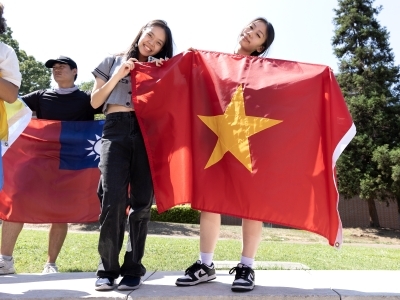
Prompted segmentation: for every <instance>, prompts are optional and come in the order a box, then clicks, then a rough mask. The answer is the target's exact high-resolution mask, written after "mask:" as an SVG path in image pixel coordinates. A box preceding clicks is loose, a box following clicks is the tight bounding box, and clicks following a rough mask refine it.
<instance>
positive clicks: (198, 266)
mask: <svg viewBox="0 0 400 300" xmlns="http://www.w3.org/2000/svg"><path fill="white" fill-rule="evenodd" d="M215 278H217V276H215V268H214V264H213V263H212V264H211V266H207V265H205V264H202V263H201V261H200V260H198V261H196V262H195V263H194V264H193V265H191V266H190V267H189V268H187V269H186V271H185V276H183V277H180V278H178V279H177V280H176V282H175V284H176V285H177V286H191V285H196V284H199V283H202V282H207V281H210V280H213V279H215Z"/></svg>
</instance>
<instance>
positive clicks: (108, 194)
mask: <svg viewBox="0 0 400 300" xmlns="http://www.w3.org/2000/svg"><path fill="white" fill-rule="evenodd" d="M128 116H129V113H126V112H117V113H112V114H108V115H107V116H106V122H105V124H104V127H103V136H102V152H101V157H100V163H99V168H100V171H101V178H102V182H101V187H102V195H103V199H102V204H101V214H100V218H99V222H100V235H99V244H98V251H99V254H100V262H99V266H98V268H97V277H98V279H97V280H96V283H95V289H96V290H99V291H103V290H111V289H113V288H114V281H115V279H117V278H118V277H119V275H120V272H121V269H120V264H119V253H120V251H121V247H122V244H123V240H124V233H125V221H126V213H125V209H126V203H127V198H128V194H127V193H128V184H129V170H130V156H131V151H130V146H129V145H130V141H129V139H128V138H127V137H128V136H129V122H128V121H129V118H127V117H128Z"/></svg>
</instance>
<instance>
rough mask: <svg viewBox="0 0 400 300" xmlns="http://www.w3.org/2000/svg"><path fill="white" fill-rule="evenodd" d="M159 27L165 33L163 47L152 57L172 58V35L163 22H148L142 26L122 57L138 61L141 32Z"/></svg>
mask: <svg viewBox="0 0 400 300" xmlns="http://www.w3.org/2000/svg"><path fill="white" fill-rule="evenodd" d="M154 26H157V27H160V28H162V29H164V31H165V37H166V39H165V43H164V46H163V47H162V48H161V50H160V52H158V53H157V54H155V55H154V57H155V58H166V57H168V58H171V57H172V56H173V52H174V47H173V40H172V33H171V29H169V27H168V25H167V22H165V21H163V20H153V21H150V22H149V23H147V24H146V25H144V26H143V27H142V28H141V29H140V31H139V33H138V35H137V36H136V37H135V39H134V40H133V42H132V45H131V46H130V47H129V49H128V50H127V51H126V52H125V53H123V54H124V55H126V58H127V59H129V58H136V59H139V49H138V42H139V40H140V38H141V37H142V34H143V31H144V30H145V29H146V28H149V27H154Z"/></svg>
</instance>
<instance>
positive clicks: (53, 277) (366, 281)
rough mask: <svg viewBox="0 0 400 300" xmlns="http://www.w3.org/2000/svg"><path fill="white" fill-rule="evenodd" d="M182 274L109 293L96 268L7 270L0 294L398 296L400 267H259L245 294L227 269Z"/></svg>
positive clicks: (161, 274)
mask: <svg viewBox="0 0 400 300" xmlns="http://www.w3.org/2000/svg"><path fill="white" fill-rule="evenodd" d="M182 274H183V272H182V271H173V272H165V271H149V272H148V273H147V274H146V275H145V276H144V277H143V279H144V283H143V285H142V286H141V287H140V288H139V289H138V290H135V291H118V290H117V289H116V288H115V289H114V290H113V291H108V292H98V291H95V290H94V283H95V279H96V276H95V273H56V274H15V275H6V276H0V299H2V300H3V299H4V300H17V299H18V300H19V299H25V300H26V299H31V300H39V299H52V300H55V299H60V300H61V299H62V300H72V299H96V300H97V299H98V300H100V299H115V300H117V299H126V300H128V299H129V300H130V299H167V300H180V299H189V300H190V299H218V300H225V299H229V300H235V299H247V298H248V299H252V300H258V299H274V300H277V299H285V300H290V299H309V298H313V299H326V300H339V299H340V300H344V299H346V300H355V299H362V300H369V299H385V300H390V299H400V280H399V279H400V271H314V270H307V269H306V268H303V269H297V270H256V287H255V288H254V290H253V291H252V292H247V293H234V292H232V291H231V290H230V287H231V283H232V281H233V278H234V276H233V275H229V274H228V271H227V270H217V279H216V280H214V281H211V282H209V283H203V284H199V285H197V286H193V287H177V286H175V284H174V283H175V280H176V278H177V277H178V276H181V275H182ZM118 281H119V280H118ZM118 281H117V282H118Z"/></svg>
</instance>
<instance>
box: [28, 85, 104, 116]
mask: <svg viewBox="0 0 400 300" xmlns="http://www.w3.org/2000/svg"><path fill="white" fill-rule="evenodd" d="M21 98H22V100H24V102H25V103H26V105H28V106H29V108H30V109H31V110H33V111H34V112H36V116H37V118H38V119H47V120H59V121H90V120H94V115H96V114H101V113H102V108H103V107H102V106H100V107H98V108H96V109H94V108H93V107H92V106H91V105H90V92H83V91H81V90H76V91H74V92H72V93H70V94H65V95H63V94H57V93H56V92H54V91H52V90H46V91H44V90H39V91H35V92H32V93H30V94H28V95H25V96H22V97H21Z"/></svg>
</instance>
